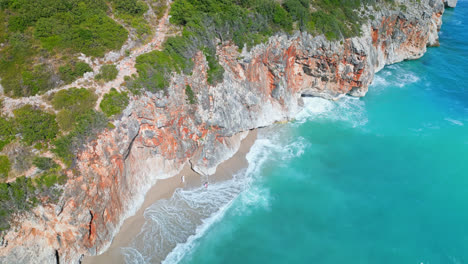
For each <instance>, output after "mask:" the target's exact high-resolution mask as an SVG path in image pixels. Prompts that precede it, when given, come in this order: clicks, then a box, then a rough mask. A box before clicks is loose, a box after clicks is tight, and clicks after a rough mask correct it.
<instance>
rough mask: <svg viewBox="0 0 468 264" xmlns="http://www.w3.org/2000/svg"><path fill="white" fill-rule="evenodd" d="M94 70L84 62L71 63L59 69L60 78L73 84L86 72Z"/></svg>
mask: <svg viewBox="0 0 468 264" xmlns="http://www.w3.org/2000/svg"><path fill="white" fill-rule="evenodd" d="M92 71H93V69H92V68H91V66H89V64H87V63H86V62H82V61H77V62H71V63H69V64H66V65H64V66H61V67H59V73H60V78H61V79H62V80H63V81H64V82H65V83H66V84H69V83H72V82H73V81H75V80H76V79H78V78H79V77H81V76H83V74H85V73H86V72H92Z"/></svg>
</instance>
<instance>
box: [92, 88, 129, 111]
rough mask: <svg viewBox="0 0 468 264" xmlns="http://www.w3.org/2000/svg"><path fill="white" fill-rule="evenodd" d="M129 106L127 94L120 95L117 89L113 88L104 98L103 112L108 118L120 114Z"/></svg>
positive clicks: (102, 102) (101, 105)
mask: <svg viewBox="0 0 468 264" xmlns="http://www.w3.org/2000/svg"><path fill="white" fill-rule="evenodd" d="M127 105H128V95H127V93H125V92H122V93H119V92H118V91H117V90H116V89H115V88H112V89H111V90H110V91H109V93H107V94H105V95H104V97H103V98H102V101H101V104H100V105H99V106H100V107H101V110H102V111H103V112H104V114H106V115H107V116H108V117H110V116H113V115H116V114H120V113H121V112H122V111H123V110H124V109H125V108H126V107H127Z"/></svg>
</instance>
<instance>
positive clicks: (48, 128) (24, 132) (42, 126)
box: [13, 105, 58, 145]
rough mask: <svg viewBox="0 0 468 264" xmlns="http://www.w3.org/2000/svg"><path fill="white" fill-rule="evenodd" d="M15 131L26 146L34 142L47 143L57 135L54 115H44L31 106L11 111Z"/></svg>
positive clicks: (44, 113)
mask: <svg viewBox="0 0 468 264" xmlns="http://www.w3.org/2000/svg"><path fill="white" fill-rule="evenodd" d="M13 113H14V114H15V124H16V127H17V131H18V132H19V133H21V136H22V140H23V142H25V143H26V144H27V145H32V143H34V142H36V141H49V140H51V139H54V138H55V136H56V135H57V133H58V125H57V123H56V122H55V115H53V114H49V113H46V112H44V111H41V110H39V109H35V108H33V107H32V106H31V105H25V106H23V107H21V108H19V109H16V110H14V111H13Z"/></svg>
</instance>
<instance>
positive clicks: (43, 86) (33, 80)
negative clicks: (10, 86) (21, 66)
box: [22, 64, 55, 95]
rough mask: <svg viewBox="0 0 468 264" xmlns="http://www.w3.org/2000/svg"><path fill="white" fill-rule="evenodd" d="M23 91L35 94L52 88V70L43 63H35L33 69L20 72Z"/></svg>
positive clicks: (27, 93)
mask: <svg viewBox="0 0 468 264" xmlns="http://www.w3.org/2000/svg"><path fill="white" fill-rule="evenodd" d="M22 84H23V93H24V94H25V95H36V94H38V93H41V92H45V91H47V90H50V89H52V88H54V86H55V83H54V82H53V81H52V70H51V69H50V68H48V67H47V66H45V65H44V64H40V65H36V66H35V67H34V68H33V70H25V71H23V72H22Z"/></svg>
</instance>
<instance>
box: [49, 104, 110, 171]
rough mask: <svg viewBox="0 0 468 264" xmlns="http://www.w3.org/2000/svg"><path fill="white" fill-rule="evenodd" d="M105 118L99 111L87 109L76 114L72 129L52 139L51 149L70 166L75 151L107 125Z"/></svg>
mask: <svg viewBox="0 0 468 264" xmlns="http://www.w3.org/2000/svg"><path fill="white" fill-rule="evenodd" d="M107 122H108V121H107V118H106V116H105V115H104V114H103V113H101V112H96V111H95V110H92V109H90V110H88V111H86V112H84V113H83V114H81V115H79V116H77V118H76V122H75V124H74V127H73V130H71V131H70V132H69V133H68V134H66V135H63V136H61V137H59V138H57V139H56V140H55V141H54V146H55V148H54V149H53V150H52V151H53V152H54V153H55V154H56V155H57V156H58V157H60V158H61V159H62V160H63V162H64V163H65V164H66V165H67V166H70V165H71V164H72V161H73V158H74V157H75V154H76V152H77V151H78V150H79V149H80V148H81V147H82V146H83V144H85V143H86V142H87V141H89V140H91V139H92V138H93V137H94V136H96V135H97V133H99V132H100V131H102V130H103V129H104V128H106V127H107Z"/></svg>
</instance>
